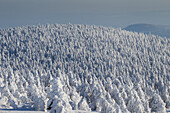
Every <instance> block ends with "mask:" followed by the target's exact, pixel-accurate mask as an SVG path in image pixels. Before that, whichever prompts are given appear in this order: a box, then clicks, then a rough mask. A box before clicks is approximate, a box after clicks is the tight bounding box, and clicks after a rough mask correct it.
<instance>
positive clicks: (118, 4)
mask: <svg viewBox="0 0 170 113" xmlns="http://www.w3.org/2000/svg"><path fill="white" fill-rule="evenodd" d="M47 23H49V24H55V23H59V24H68V23H72V24H89V25H93V24H94V25H104V26H111V27H125V26H127V25H130V24H135V23H148V24H156V25H170V0H0V28H8V27H16V26H22V25H37V24H47Z"/></svg>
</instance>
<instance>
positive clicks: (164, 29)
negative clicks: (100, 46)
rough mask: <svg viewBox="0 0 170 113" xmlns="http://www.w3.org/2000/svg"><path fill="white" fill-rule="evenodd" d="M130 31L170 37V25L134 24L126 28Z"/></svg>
mask: <svg viewBox="0 0 170 113" xmlns="http://www.w3.org/2000/svg"><path fill="white" fill-rule="evenodd" d="M124 29H125V30H128V31H133V32H142V33H146V34H149V33H151V34H154V35H159V36H161V37H166V38H170V26H166V25H152V24H132V25H129V26H127V27H125V28H124Z"/></svg>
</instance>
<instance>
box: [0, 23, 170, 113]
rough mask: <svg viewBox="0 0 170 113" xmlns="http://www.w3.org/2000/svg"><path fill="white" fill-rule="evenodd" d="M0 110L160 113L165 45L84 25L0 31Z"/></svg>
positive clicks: (166, 100) (168, 43)
mask: <svg viewBox="0 0 170 113" xmlns="http://www.w3.org/2000/svg"><path fill="white" fill-rule="evenodd" d="M0 108H12V109H21V108H23V109H30V108H33V109H35V110H45V111H46V110H51V113H53V112H55V111H56V112H59V113H60V112H67V111H69V110H85V111H97V112H104V113H113V112H117V113H119V112H123V113H127V112H140V113H143V112H165V110H166V108H170V39H167V38H161V37H158V36H154V35H145V34H142V33H136V32H135V33H133V32H128V31H125V30H121V29H114V28H108V27H102V26H89V25H72V24H68V25H60V24H54V25H38V26H26V27H17V28H9V29H0Z"/></svg>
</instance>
